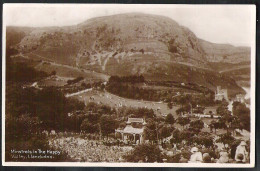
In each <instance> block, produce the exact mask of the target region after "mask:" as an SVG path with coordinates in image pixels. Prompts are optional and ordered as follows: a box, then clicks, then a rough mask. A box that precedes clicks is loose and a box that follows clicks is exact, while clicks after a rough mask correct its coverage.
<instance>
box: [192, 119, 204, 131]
mask: <svg viewBox="0 0 260 171" xmlns="http://www.w3.org/2000/svg"><path fill="white" fill-rule="evenodd" d="M190 128H192V129H194V130H195V131H196V132H200V131H201V129H202V128H204V122H203V121H202V120H195V121H192V122H190Z"/></svg>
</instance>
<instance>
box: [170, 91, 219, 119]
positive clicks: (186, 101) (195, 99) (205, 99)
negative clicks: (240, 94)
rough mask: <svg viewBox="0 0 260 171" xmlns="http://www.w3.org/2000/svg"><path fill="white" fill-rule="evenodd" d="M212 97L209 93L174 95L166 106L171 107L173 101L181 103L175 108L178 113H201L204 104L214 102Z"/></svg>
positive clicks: (208, 104) (207, 104)
mask: <svg viewBox="0 0 260 171" xmlns="http://www.w3.org/2000/svg"><path fill="white" fill-rule="evenodd" d="M212 99H213V98H212V97H211V96H210V95H209V96H205V95H191V94H186V95H180V96H176V97H174V98H173V99H172V101H169V102H168V108H169V109H171V108H172V106H173V103H175V104H178V105H181V107H179V108H178V109H177V110H176V113H177V114H178V115H181V114H185V113H203V111H204V109H205V106H211V105H214V104H215V103H214V101H213V100H212ZM198 106H199V107H198Z"/></svg>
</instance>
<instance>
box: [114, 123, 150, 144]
mask: <svg viewBox="0 0 260 171" xmlns="http://www.w3.org/2000/svg"><path fill="white" fill-rule="evenodd" d="M126 124H127V125H126V127H125V128H124V129H116V130H115V136H116V135H117V134H120V135H121V137H122V140H123V141H129V140H130V141H133V142H134V143H137V144H138V143H143V142H144V128H145V126H146V122H145V120H144V119H143V118H128V120H127V122H126ZM134 124H135V125H136V124H139V126H140V127H138V128H137V127H134V126H133V125H134Z"/></svg>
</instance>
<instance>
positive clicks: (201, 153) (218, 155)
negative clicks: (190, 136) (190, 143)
mask: <svg viewBox="0 0 260 171" xmlns="http://www.w3.org/2000/svg"><path fill="white" fill-rule="evenodd" d="M246 146H247V144H246V143H245V141H241V142H240V144H239V145H238V146H237V147H236V149H235V151H234V152H232V149H226V148H222V149H217V148H216V149H215V151H214V155H212V154H209V152H205V151H207V150H205V149H201V148H197V147H192V148H191V149H190V154H191V155H190V157H186V158H185V156H184V155H183V151H182V150H183V148H182V149H181V150H180V151H178V152H177V153H179V154H181V155H180V159H179V163H249V152H248V151H247V149H246ZM200 149H201V150H200ZM232 153H234V154H232ZM175 154H176V153H175Z"/></svg>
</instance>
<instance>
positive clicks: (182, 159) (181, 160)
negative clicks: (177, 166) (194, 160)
mask: <svg viewBox="0 0 260 171" xmlns="http://www.w3.org/2000/svg"><path fill="white" fill-rule="evenodd" d="M179 163H188V159H186V158H185V157H183V155H181V157H180V160H179Z"/></svg>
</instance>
